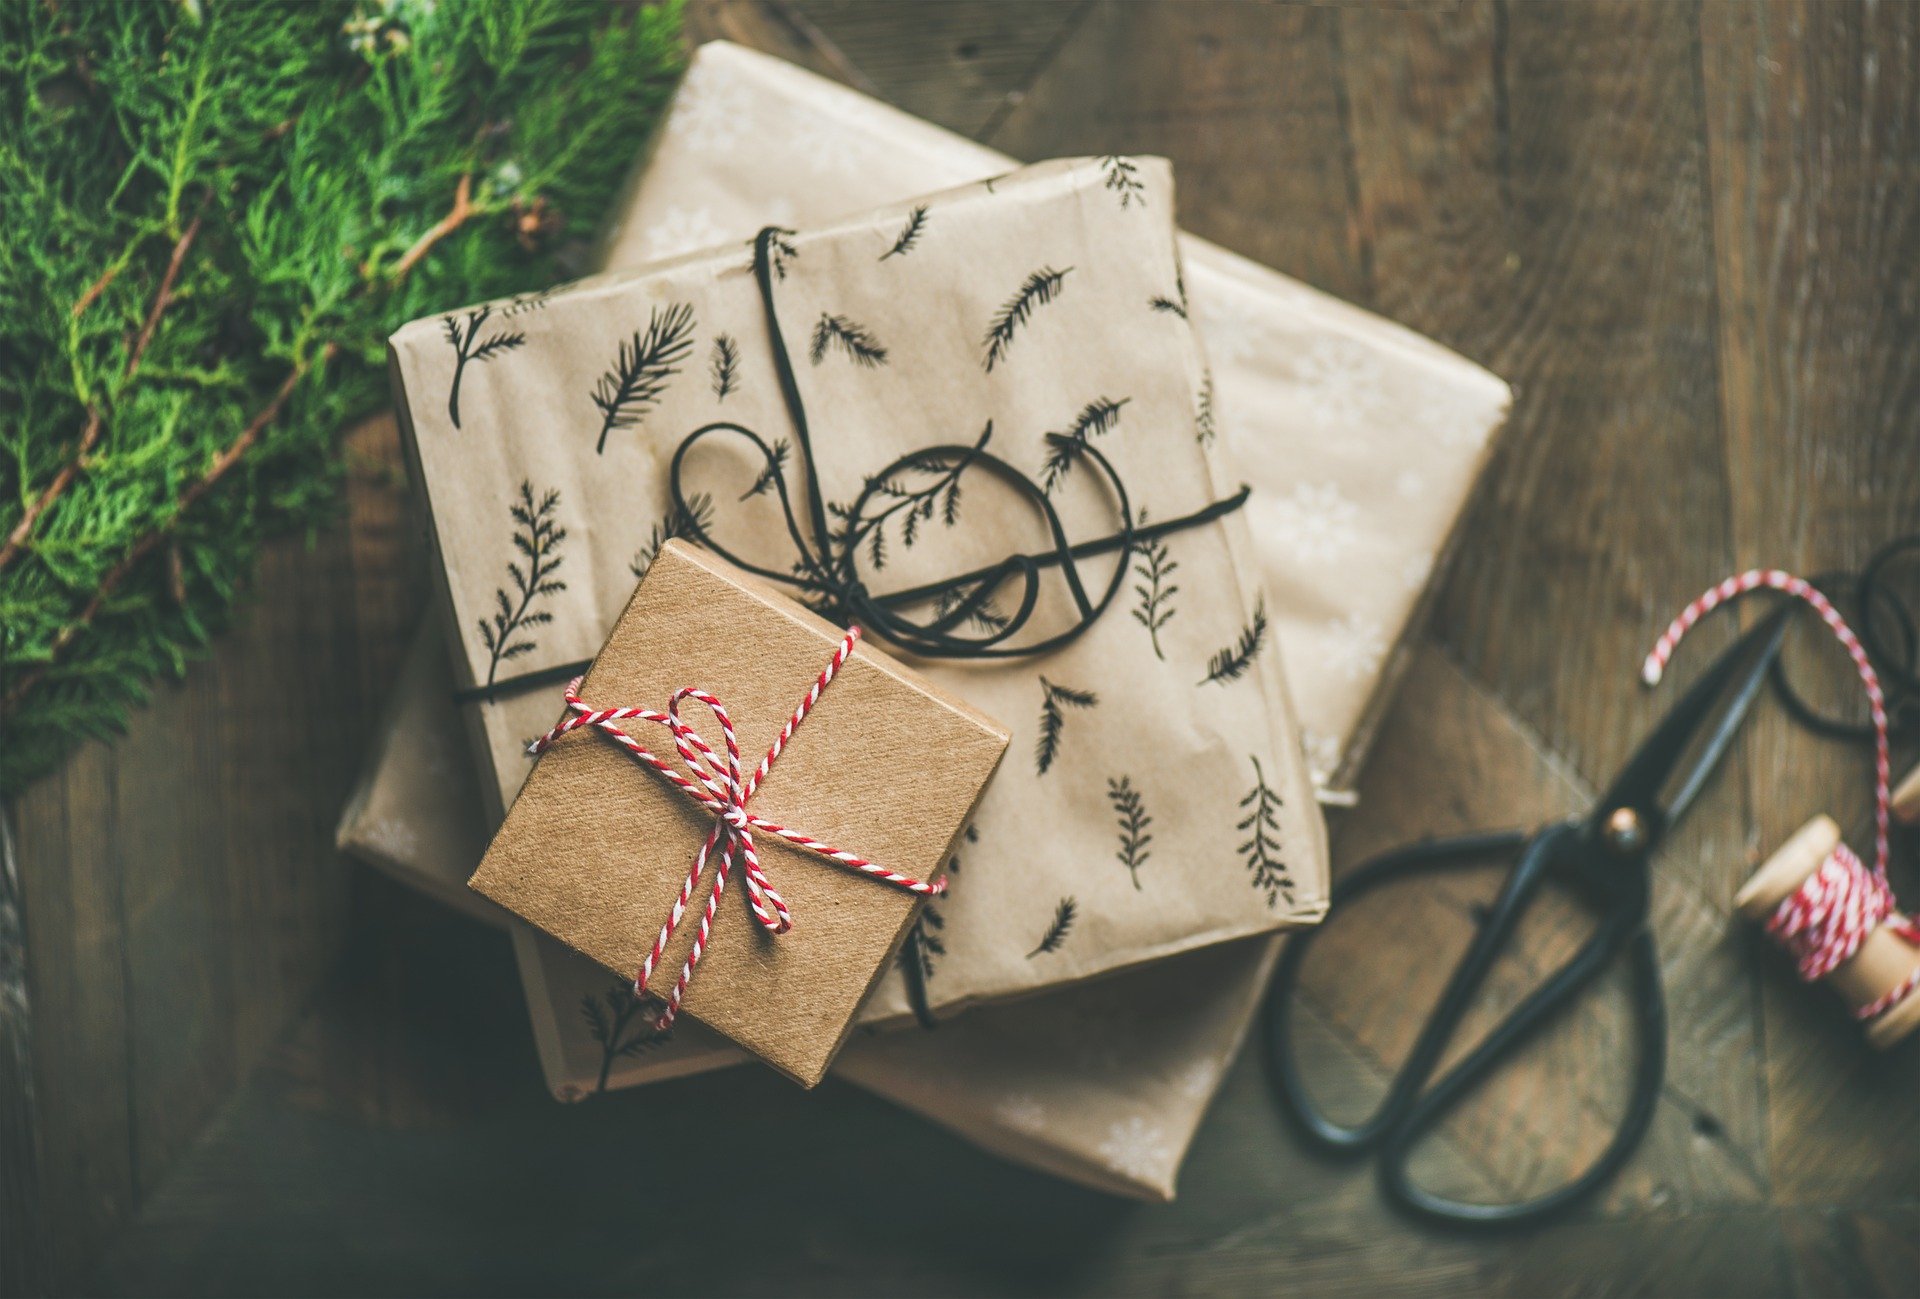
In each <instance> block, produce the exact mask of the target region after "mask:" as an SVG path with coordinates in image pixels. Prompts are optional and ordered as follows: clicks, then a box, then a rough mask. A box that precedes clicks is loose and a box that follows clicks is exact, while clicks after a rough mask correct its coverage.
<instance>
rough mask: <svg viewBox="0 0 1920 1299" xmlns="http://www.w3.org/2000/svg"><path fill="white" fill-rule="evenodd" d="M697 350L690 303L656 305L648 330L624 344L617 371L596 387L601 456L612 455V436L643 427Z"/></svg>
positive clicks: (596, 448)
mask: <svg viewBox="0 0 1920 1299" xmlns="http://www.w3.org/2000/svg"><path fill="white" fill-rule="evenodd" d="M692 351H693V308H692V307H691V306H688V305H687V304H686V303H684V302H677V303H675V304H673V305H672V306H670V307H666V308H660V307H655V308H654V309H653V314H652V315H651V316H650V317H649V318H648V320H647V327H646V329H644V330H639V329H636V330H634V331H633V337H632V338H629V339H626V340H624V341H623V342H622V343H621V344H620V353H619V355H618V356H617V357H616V358H615V359H614V363H613V368H612V369H610V370H608V371H607V372H606V373H605V374H603V375H601V376H600V381H599V382H598V383H596V384H595V385H594V388H593V404H594V405H595V406H598V407H599V408H600V414H601V416H602V417H603V418H602V419H601V421H600V440H599V441H598V442H597V443H595V444H594V452H595V453H596V454H600V453H604V452H605V451H606V449H607V434H609V433H611V432H612V431H613V430H614V429H617V428H630V427H631V426H633V425H634V424H637V423H639V421H640V417H641V416H642V415H644V414H646V412H647V409H648V408H649V407H651V406H652V405H653V404H654V403H655V402H657V401H658V400H660V394H661V393H663V392H665V391H666V389H667V381H668V380H669V379H671V378H672V377H673V376H674V375H676V374H678V373H680V366H681V365H682V364H683V363H684V362H685V361H686V359H687V355H688V353H690V352H692Z"/></svg>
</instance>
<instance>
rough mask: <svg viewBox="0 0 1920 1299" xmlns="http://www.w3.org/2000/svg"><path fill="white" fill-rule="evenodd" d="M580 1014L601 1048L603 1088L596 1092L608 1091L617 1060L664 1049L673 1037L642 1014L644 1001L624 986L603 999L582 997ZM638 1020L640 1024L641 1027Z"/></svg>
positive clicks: (614, 989) (610, 991) (616, 988)
mask: <svg viewBox="0 0 1920 1299" xmlns="http://www.w3.org/2000/svg"><path fill="white" fill-rule="evenodd" d="M580 1014H581V1015H582V1016H583V1017H584V1018H585V1019H586V1021H587V1033H588V1034H589V1035H590V1036H591V1037H592V1038H593V1040H594V1041H596V1042H598V1043H599V1044H600V1085H599V1086H598V1087H597V1088H596V1089H595V1090H596V1091H602V1092H604V1091H605V1090H606V1089H607V1081H608V1079H609V1078H610V1077H611V1075H612V1073H613V1065H614V1062H615V1061H616V1060H624V1059H626V1058H628V1057H630V1056H636V1055H640V1054H642V1053H643V1052H647V1051H651V1050H653V1049H654V1048H655V1047H659V1046H664V1045H665V1044H666V1043H667V1041H668V1040H669V1039H670V1038H672V1036H673V1030H672V1029H668V1030H667V1031H666V1032H664V1033H663V1032H661V1031H660V1030H659V1029H658V1028H656V1027H655V1025H654V1019H653V1016H651V1015H648V1014H644V1013H643V1012H642V1006H641V1002H640V999H639V998H638V997H635V996H634V995H633V989H632V988H631V987H629V986H628V985H627V984H624V983H616V984H614V985H613V986H612V987H611V988H608V989H607V991H606V993H605V994H604V996H602V997H596V996H594V995H593V994H592V993H590V992H588V993H583V994H581V997H580ZM635 1019H638V1020H639V1021H640V1022H639V1024H638V1025H635V1024H634V1022H633V1021H634V1020H635ZM630 1028H631V1029H632V1030H633V1031H632V1032H629V1031H628V1030H629V1029H630Z"/></svg>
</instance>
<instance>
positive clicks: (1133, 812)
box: [1107, 776, 1153, 890]
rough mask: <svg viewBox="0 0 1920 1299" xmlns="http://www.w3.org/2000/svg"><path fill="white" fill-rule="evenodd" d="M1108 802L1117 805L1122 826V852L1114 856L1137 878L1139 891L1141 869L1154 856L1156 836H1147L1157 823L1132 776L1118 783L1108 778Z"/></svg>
mask: <svg viewBox="0 0 1920 1299" xmlns="http://www.w3.org/2000/svg"><path fill="white" fill-rule="evenodd" d="M1107 801H1108V802H1109V803H1111V804H1113V814H1114V816H1115V817H1117V818H1118V820H1119V823H1120V850H1119V851H1118V852H1116V853H1115V854H1114V857H1115V859H1116V860H1118V861H1119V863H1120V864H1121V865H1122V866H1125V867H1126V868H1127V873H1128V874H1129V875H1131V876H1132V877H1133V887H1134V888H1135V889H1136V890H1138V889H1139V887H1140V868H1141V867H1142V866H1144V865H1146V863H1147V858H1148V857H1150V856H1152V854H1151V853H1149V852H1148V851H1147V845H1148V844H1150V843H1152V842H1153V836H1152V835H1150V834H1148V833H1147V827H1148V826H1150V825H1152V824H1153V818H1152V817H1150V816H1148V815H1147V807H1146V803H1145V802H1144V801H1143V800H1142V799H1141V797H1140V791H1139V790H1137V789H1135V788H1134V787H1133V781H1132V779H1131V778H1130V777H1127V776H1122V777H1120V778H1119V779H1118V780H1115V779H1114V778H1113V777H1111V776H1109V777H1107Z"/></svg>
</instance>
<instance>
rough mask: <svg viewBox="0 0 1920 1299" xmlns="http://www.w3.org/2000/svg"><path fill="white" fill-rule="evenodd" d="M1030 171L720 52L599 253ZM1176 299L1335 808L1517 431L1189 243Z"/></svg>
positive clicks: (1370, 340) (1407, 337)
mask: <svg viewBox="0 0 1920 1299" xmlns="http://www.w3.org/2000/svg"><path fill="white" fill-rule="evenodd" d="M1016 165H1017V164H1016V163H1015V162H1014V161H1013V160H1012V159H1010V158H1008V157H1007V156H1006V155H1005V154H1002V153H997V152H995V151H994V150H992V149H989V148H986V147H985V146H983V145H980V144H977V143H975V142H974V141H972V140H969V139H967V138H965V137H964V136H960V135H956V134H954V133H953V132H951V131H948V130H945V129H943V128H941V127H938V126H934V125H933V124H931V123H929V122H924V121H921V120H920V119H919V118H916V117H913V116H912V115H911V114H908V113H904V112H902V111H900V110H899V109H897V108H894V107H892V106H891V105H889V104H884V103H881V102H880V101H878V100H876V99H873V98H871V97H869V96H867V95H863V94H861V93H859V92H858V91H856V90H852V89H849V88H848V87H846V86H843V85H840V84H838V83H836V82H832V81H829V80H827V79H825V78H823V77H820V76H817V75H815V74H814V73H811V72H808V71H806V70H805V69H803V68H798V67H795V66H794V65H792V64H790V63H786V62H783V61H782V60H780V59H777V58H773V57H771V56H769V55H766V54H761V53H758V52H756V51H753V50H748V49H744V48H742V47H740V46H738V45H733V44H730V43H728V42H725V41H713V42H710V43H708V44H705V45H702V46H700V47H699V48H698V49H696V50H695V51H694V53H693V57H692V59H691V61H690V63H689V66H688V71H687V75H686V78H685V81H684V82H683V83H682V85H681V88H680V90H679V92H678V93H677V94H676V96H675V98H674V102H673V106H672V108H671V110H670V112H669V113H668V115H667V117H666V120H665V121H664V123H663V124H662V126H661V127H660V129H659V130H658V132H657V133H656V138H655V140H654V142H653V145H652V147H651V149H650V150H649V152H648V154H647V159H646V165H645V167H644V168H643V169H642V170H640V171H639V172H637V173H636V179H635V182H634V184H633V186H632V187H631V190H630V194H629V198H628V200H627V202H626V204H625V207H624V214H623V216H622V218H621V219H620V220H619V222H618V223H616V224H615V225H614V226H613V227H612V228H611V231H610V238H609V239H608V241H607V261H606V264H607V265H609V266H634V265H639V264H640V263H642V262H644V261H654V260H658V259H659V258H662V257H670V256H675V255H678V254H681V253H685V252H687V251H689V250H692V249H696V248H705V247H710V246H713V245H717V244H722V243H727V242H730V241H736V240H745V239H748V238H751V237H752V235H753V233H754V231H755V230H757V229H759V228H760V226H762V225H765V224H766V223H768V222H774V223H776V224H787V225H791V224H796V223H816V222H820V221H825V220H832V219H834V218H836V217H839V216H841V215H843V214H844V213H847V212H849V211H853V210H855V209H858V208H862V207H866V206H869V205H872V204H877V203H885V202H891V201H893V200H895V199H900V198H905V197H907V196H909V195H913V194H919V193H925V192H929V191H932V190H937V189H944V188H947V187H949V186H952V185H958V184H962V183H965V182H968V181H977V180H985V179H987V178H988V177H991V176H996V175H999V174H1001V173H1003V172H1005V171H1006V170H1008V169H1009V168H1011V167H1013V166H1016ZM1180 249H1181V254H1182V257H1183V259H1184V260H1185V263H1186V280H1185V284H1184V286H1183V287H1184V289H1185V290H1186V292H1185V294H1181V293H1179V292H1177V291H1176V292H1169V293H1161V294H1158V295H1157V303H1156V306H1157V309H1159V310H1161V311H1165V312H1168V313H1176V312H1177V313H1184V314H1189V315H1191V317H1192V319H1193V320H1194V322H1195V324H1196V325H1197V327H1198V328H1199V331H1200V335H1201V338H1202V339H1203V340H1204V341H1205V344H1206V350H1207V356H1208V360H1209V361H1210V363H1211V365H1212V371H1211V377H1212V380H1213V387H1212V391H1213V394H1214V395H1215V398H1216V400H1215V402H1214V403H1213V406H1214V409H1213V411H1212V412H1211V413H1212V420H1211V424H1210V426H1211V427H1212V428H1213V430H1214V436H1213V437H1212V438H1210V439H1209V442H1208V447H1207V450H1208V453H1209V455H1210V456H1212V457H1213V458H1214V460H1215V465H1216V476H1217V478H1218V479H1219V481H1220V482H1222V483H1236V482H1247V483H1251V484H1252V485H1253V488H1254V497H1253V500H1252V502H1251V503H1250V504H1249V506H1248V507H1247V514H1248V520H1249V524H1250V526H1251V528H1252V531H1253V536H1254V547H1255V555H1256V559H1257V563H1258V565H1259V568H1260V572H1261V576H1262V577H1263V579H1264V580H1265V583H1266V589H1267V592H1268V594H1269V595H1270V596H1271V597H1272V601H1273V603H1272V606H1271V608H1269V610H1268V616H1269V620H1270V622H1271V624H1272V627H1273V630H1274V631H1275V632H1276V633H1277V634H1278V637H1279V641H1280V643H1281V645H1282V646H1283V647H1284V648H1285V650H1286V674H1287V680H1288V682H1289V684H1290V685H1291V686H1292V688H1293V698H1294V702H1295V707H1296V711H1297V714H1298V717H1299V721H1300V727H1301V733H1302V737H1303V739H1304V741H1305V744H1306V748H1307V754H1308V761H1309V764H1310V768H1311V770H1312V773H1313V776H1314V779H1315V782H1316V784H1317V785H1319V786H1320V787H1321V788H1322V789H1323V790H1324V791H1325V793H1326V796H1327V798H1328V800H1329V801H1333V802H1343V801H1346V800H1347V798H1348V797H1349V795H1348V793H1347V791H1349V790H1350V789H1351V787H1352V782H1353V780H1354V779H1355V777H1356V776H1357V774H1358V772H1359V769H1360V766H1361V763H1362V762H1363V761H1364V759H1365V757H1366V751H1367V747H1368V744H1369V742H1370V741H1371V739H1372V736H1373V732H1374V728H1375V726H1376V724H1377V722H1378V719H1379V717H1380V715H1381V713H1382V712H1383V711H1384V709H1385V707H1386V705H1387V702H1388V701H1389V699H1390V697H1391V695H1392V691H1393V686H1394V684H1395V682H1397V681H1398V680H1399V676H1400V672H1401V670H1402V668H1403V667H1404V666H1405V663H1406V660H1407V641H1408V632H1409V629H1411V628H1416V627H1418V626H1420V625H1421V623H1422V621H1423V618H1422V614H1423V611H1424V609H1425V607H1426V605H1427V603H1428V601H1429V600H1430V598H1431V596H1432V594H1433V592H1434V591H1435V590H1436V589H1437V586H1438V582H1437V580H1436V579H1437V577H1438V575H1439V573H1441V572H1442V571H1443V570H1444V568H1445V560H1446V558H1447V555H1448V553H1449V551H1450V550H1451V540H1452V537H1453V535H1454V533H1455V530H1456V524H1457V522H1458V520H1459V519H1460V518H1461V516H1462V513H1463V508H1464V506H1465V505H1466V502H1467V498H1468V496H1469V494H1470V492H1471V491H1472V489H1473V486H1474V484H1475V483H1476V482H1477V481H1478V480H1479V477H1480V471H1481V469H1482V467H1483V466H1484V464H1485V462H1486V458H1487V456H1488V454H1489V453H1490V451H1491V449H1492V447H1493V444H1494V440H1495V438H1494V434H1495V432H1496V431H1497V430H1498V429H1499V427H1500V425H1501V423H1502V422H1503V421H1504V419H1505V418H1506V413H1507V407H1508V404H1509V401H1510V394H1509V392H1508V390H1507V385H1506V384H1504V383H1503V382H1501V381H1500V380H1499V379H1498V378H1496V377H1495V376H1494V375H1491V374H1489V373H1487V371H1486V370H1484V369H1482V368H1481V367H1479V366H1477V365H1474V364H1473V363H1472V362H1470V361H1467V360H1465V359H1464V358H1462V357H1460V356H1458V355H1457V354H1455V353H1453V352H1450V351H1448V350H1447V349H1446V348H1444V347H1441V346H1440V345H1438V344H1437V343H1434V342H1433V341H1432V340H1430V339H1427V338H1423V337H1421V336H1420V335H1419V334H1416V333H1414V332H1413V331H1411V330H1409V329H1405V328H1403V327H1401V326H1399V325H1396V324H1393V323H1392V322H1390V321H1387V320H1384V319H1382V318H1381V317H1379V316H1376V315H1374V314H1372V313H1371V312H1367V311H1363V310H1361V309H1360V308H1358V307H1355V306H1352V305H1351V304H1349V303H1345V302H1342V301H1340V300H1339V299H1337V298H1334V297H1332V296H1330V295H1328V294H1325V293H1322V292H1320V291H1319V290H1317V289H1314V288H1311V287H1309V286H1308V285H1305V284H1302V283H1301V282H1300V281H1298V280H1295V279H1291V278H1289V277H1288V276H1285V275H1281V274H1278V273H1276V272H1274V271H1272V270H1269V269H1268V268H1267V267H1265V266H1261V265H1260V264H1258V263H1256V262H1253V261H1250V260H1248V259H1247V258H1245V257H1241V256H1238V255H1236V254H1234V253H1231V252H1228V251H1227V250H1225V249H1223V248H1220V247H1219V246H1217V245H1215V244H1212V243H1209V242H1207V241H1206V240H1204V239H1199V238H1195V237H1194V236H1192V235H1182V236H1181V237H1180Z"/></svg>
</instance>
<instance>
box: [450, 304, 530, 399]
mask: <svg viewBox="0 0 1920 1299" xmlns="http://www.w3.org/2000/svg"><path fill="white" fill-rule="evenodd" d="M492 314H493V308H492V307H491V306H487V307H475V308H474V309H473V310H472V311H469V312H468V313H467V318H466V320H465V321H460V320H457V319H455V318H454V317H452V316H443V317H441V319H440V328H442V329H443V330H445V331H446V334H447V342H449V343H451V344H452V345H453V357H454V360H453V384H452V386H451V387H449V388H448V389H447V418H448V419H450V420H452V421H453V426H454V427H455V428H459V427H460V381H461V380H462V379H463V378H465V377H466V373H467V364H468V363H469V362H472V363H474V364H476V365H477V364H481V363H483V362H486V361H491V360H492V359H493V358H494V357H496V356H498V355H500V354H501V353H502V352H511V351H512V350H513V349H514V348H516V347H520V346H523V345H524V344H525V343H526V341H527V336H526V335H525V334H523V333H520V332H519V331H518V330H512V331H509V332H507V333H504V334H495V335H494V336H493V337H491V338H489V339H487V341H486V342H484V343H480V344H478V345H476V344H475V343H474V339H475V338H477V337H479V334H480V329H481V327H482V326H483V325H485V324H486V323H487V317H488V316H491V315H492Z"/></svg>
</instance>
